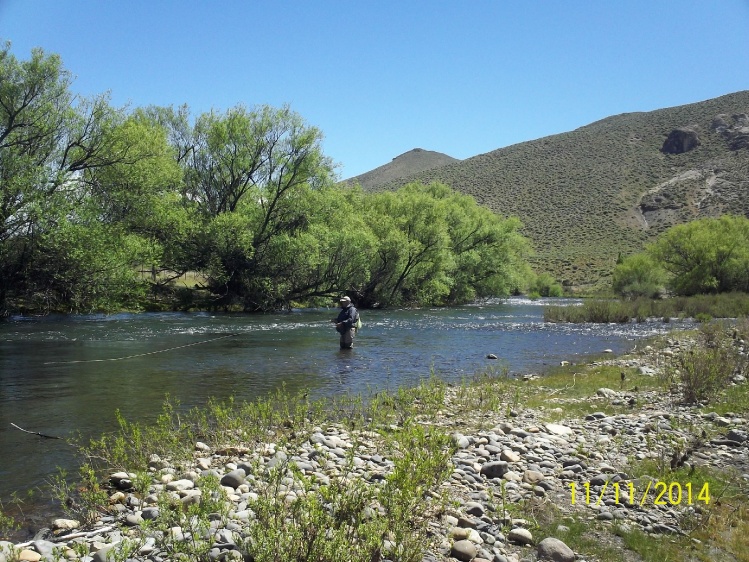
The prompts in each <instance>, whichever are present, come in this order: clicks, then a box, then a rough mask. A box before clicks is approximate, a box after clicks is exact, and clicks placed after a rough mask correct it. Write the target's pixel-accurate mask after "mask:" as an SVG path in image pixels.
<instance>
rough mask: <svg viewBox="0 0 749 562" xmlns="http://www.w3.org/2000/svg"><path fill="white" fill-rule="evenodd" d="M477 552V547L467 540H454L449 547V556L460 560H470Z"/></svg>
mask: <svg viewBox="0 0 749 562" xmlns="http://www.w3.org/2000/svg"><path fill="white" fill-rule="evenodd" d="M477 554H478V548H477V547H476V545H475V544H474V543H472V542H471V541H469V540H461V541H455V542H454V543H453V546H452V548H451V549H450V556H452V557H453V558H457V559H458V560H460V561H461V562H470V561H471V560H473V559H474V558H476V555H477Z"/></svg>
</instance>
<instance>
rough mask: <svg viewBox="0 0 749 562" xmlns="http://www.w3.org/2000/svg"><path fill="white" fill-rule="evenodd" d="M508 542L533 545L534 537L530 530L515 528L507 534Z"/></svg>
mask: <svg viewBox="0 0 749 562" xmlns="http://www.w3.org/2000/svg"><path fill="white" fill-rule="evenodd" d="M507 540H508V541H510V542H512V543H515V544H533V535H532V534H531V532H530V531H529V530H528V529H523V528H522V527H515V528H514V529H512V530H511V531H510V532H509V533H507Z"/></svg>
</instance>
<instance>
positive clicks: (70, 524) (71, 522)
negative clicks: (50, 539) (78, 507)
mask: <svg viewBox="0 0 749 562" xmlns="http://www.w3.org/2000/svg"><path fill="white" fill-rule="evenodd" d="M80 526H81V524H80V522H79V521H76V520H75V519H55V520H54V521H52V529H53V530H55V531H71V530H73V529H77V528H78V527H80Z"/></svg>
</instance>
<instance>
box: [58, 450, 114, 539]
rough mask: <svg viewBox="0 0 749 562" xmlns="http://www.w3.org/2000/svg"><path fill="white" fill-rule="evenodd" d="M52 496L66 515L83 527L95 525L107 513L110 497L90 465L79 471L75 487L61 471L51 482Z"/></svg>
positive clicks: (85, 465)
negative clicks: (100, 515) (102, 514)
mask: <svg viewBox="0 0 749 562" xmlns="http://www.w3.org/2000/svg"><path fill="white" fill-rule="evenodd" d="M50 484H51V489H52V495H53V497H54V498H55V499H57V500H58V501H59V502H60V505H61V506H62V509H63V511H64V512H65V514H66V515H67V516H68V517H70V518H72V519H76V520H78V521H80V522H81V523H82V524H83V525H90V524H92V523H94V522H95V521H96V520H97V519H98V517H99V514H100V513H103V512H105V511H106V508H107V504H108V499H109V496H108V495H107V492H106V490H105V489H104V488H103V487H102V486H101V484H100V483H99V480H98V477H97V474H96V471H95V470H94V468H93V467H92V466H91V465H90V464H83V465H81V467H80V468H79V469H78V483H77V484H75V485H73V484H72V483H71V480H70V479H69V478H68V474H67V472H66V471H65V470H62V469H60V470H59V472H58V473H57V475H55V476H54V477H53V478H52V480H51V482H50Z"/></svg>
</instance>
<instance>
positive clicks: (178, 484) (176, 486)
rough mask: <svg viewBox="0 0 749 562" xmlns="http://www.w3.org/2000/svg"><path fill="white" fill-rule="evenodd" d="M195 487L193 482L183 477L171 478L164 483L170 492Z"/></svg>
mask: <svg viewBox="0 0 749 562" xmlns="http://www.w3.org/2000/svg"><path fill="white" fill-rule="evenodd" d="M194 487H195V482H193V481H192V480H188V479H186V478H183V479H181V480H172V481H171V482H169V483H168V484H167V485H166V489H167V490H170V491H172V492H179V491H182V490H192V489H193V488H194Z"/></svg>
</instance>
